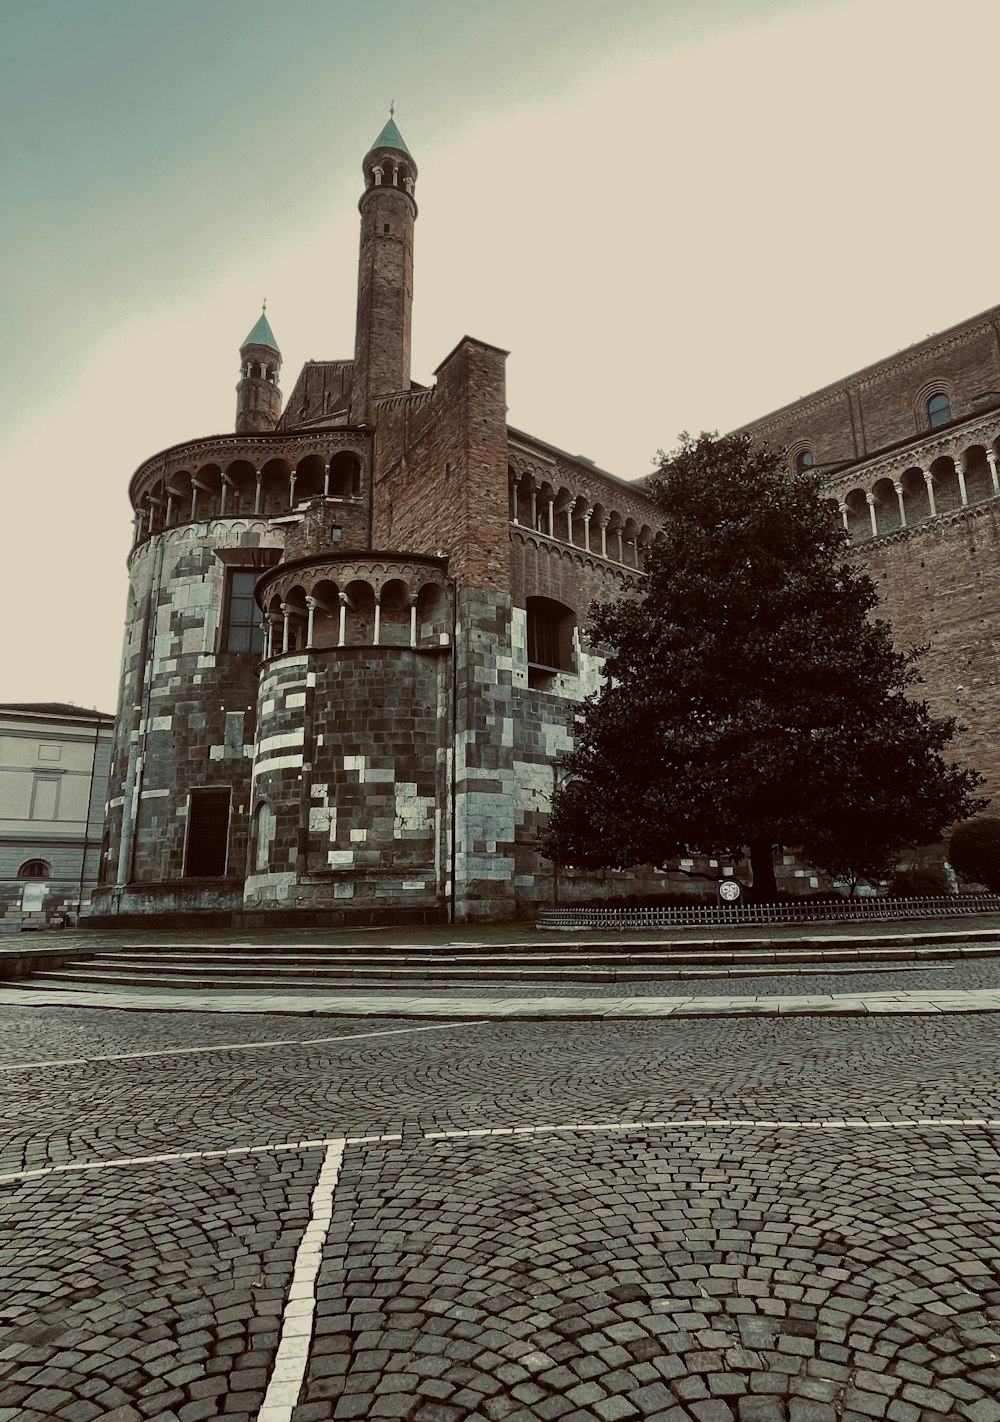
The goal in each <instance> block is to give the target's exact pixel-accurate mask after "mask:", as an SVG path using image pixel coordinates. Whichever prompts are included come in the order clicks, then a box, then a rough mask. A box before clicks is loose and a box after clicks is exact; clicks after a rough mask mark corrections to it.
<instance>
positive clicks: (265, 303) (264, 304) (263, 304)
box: [260, 296, 267, 311]
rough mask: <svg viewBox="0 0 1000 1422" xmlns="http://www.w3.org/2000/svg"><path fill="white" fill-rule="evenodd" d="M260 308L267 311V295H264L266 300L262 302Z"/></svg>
mask: <svg viewBox="0 0 1000 1422" xmlns="http://www.w3.org/2000/svg"><path fill="white" fill-rule="evenodd" d="M260 309H261V311H266V310H267V297H266V296H265V297H264V300H263V301H262V303H261V307H260Z"/></svg>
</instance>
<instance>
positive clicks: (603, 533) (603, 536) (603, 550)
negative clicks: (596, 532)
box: [598, 518, 608, 558]
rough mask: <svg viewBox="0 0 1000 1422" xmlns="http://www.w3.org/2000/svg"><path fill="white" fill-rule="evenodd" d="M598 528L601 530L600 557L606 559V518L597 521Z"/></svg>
mask: <svg viewBox="0 0 1000 1422" xmlns="http://www.w3.org/2000/svg"><path fill="white" fill-rule="evenodd" d="M598 528H600V530H601V557H602V558H606V557H607V556H608V521H607V519H606V518H602V519H601V520H600V521H599V523H598Z"/></svg>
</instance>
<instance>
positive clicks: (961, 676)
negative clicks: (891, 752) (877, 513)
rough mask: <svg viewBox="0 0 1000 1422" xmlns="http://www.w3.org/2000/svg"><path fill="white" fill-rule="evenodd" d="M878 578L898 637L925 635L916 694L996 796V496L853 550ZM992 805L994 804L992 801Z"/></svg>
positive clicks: (999, 639) (908, 641)
mask: <svg viewBox="0 0 1000 1422" xmlns="http://www.w3.org/2000/svg"><path fill="white" fill-rule="evenodd" d="M852 556H853V557H855V558H856V559H858V561H859V562H861V563H862V564H863V565H864V566H865V567H866V568H867V569H868V571H869V572H870V573H871V574H872V576H873V577H874V578H876V579H877V582H878V588H879V596H880V603H881V607H880V610H881V611H882V612H884V614H885V616H886V617H887V618H888V620H889V622H890V623H891V625H892V630H893V636H894V639H895V642H896V644H897V646H900V647H907V646H913V645H921V644H923V643H928V644H929V650H928V652H927V655H926V656H925V657H924V658H923V659H922V661H921V663H920V666H921V669H922V671H923V675H924V678H925V681H926V685H925V687H924V688H923V689H922V690H920V691H919V694H921V695H924V696H926V697H927V699H928V701H929V702H930V703H931V705H932V707H933V708H934V710H935V711H936V712H937V713H938V714H940V715H955V716H958V717H959V720H960V722H961V723H962V724H963V725H964V726H965V728H966V729H965V730H963V731H961V732H960V733H959V735H958V736H957V737H956V740H955V742H954V743H953V746H954V750H953V754H954V756H955V758H958V759H960V760H962V761H963V763H965V764H967V765H970V766H972V767H974V768H975V769H976V770H979V771H981V772H982V773H983V774H984V775H986V776H987V779H988V782H989V791H988V793H991V794H993V795H994V796H1000V736H998V727H1000V578H998V576H997V568H998V567H1000V505H998V501H997V500H993V501H992V502H989V503H983V504H979V505H977V506H976V507H975V508H974V509H967V510H965V511H964V512H961V513H954V514H951V515H948V516H947V517H945V518H940V519H937V520H934V521H932V522H931V523H928V524H926V525H924V526H922V527H917V528H912V529H908V530H906V531H905V532H904V533H900V534H890V535H888V536H887V537H885V538H879V539H874V540H872V541H871V542H870V543H867V544H862V545H860V546H859V547H858V548H857V549H855V550H854V552H853V554H852ZM991 813H994V814H995V813H997V803H996V802H994V806H993V808H992V810H991Z"/></svg>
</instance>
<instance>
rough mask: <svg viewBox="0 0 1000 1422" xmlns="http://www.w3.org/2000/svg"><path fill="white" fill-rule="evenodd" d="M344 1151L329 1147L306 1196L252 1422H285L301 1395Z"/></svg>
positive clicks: (337, 1146)
mask: <svg viewBox="0 0 1000 1422" xmlns="http://www.w3.org/2000/svg"><path fill="white" fill-rule="evenodd" d="M344 1145H345V1142H344V1141H343V1140H340V1141H331V1142H330V1144H329V1145H328V1146H327V1149H326V1155H325V1156H324V1157H323V1165H322V1168H321V1169H320V1172H319V1178H318V1179H317V1181H316V1185H315V1188H314V1189H313V1193H312V1201H311V1203H310V1210H309V1223H308V1224H307V1225H306V1228H305V1232H304V1234H303V1235H302V1240H301V1242H300V1244H299V1247H298V1250H297V1251H296V1254H295V1263H294V1265H293V1267H292V1283H291V1287H290V1289H289V1291H288V1299H287V1301H286V1303H285V1312H284V1314H283V1316H282V1319H281V1336H280V1338H279V1341H278V1351H277V1354H276V1355H275V1359H274V1368H273V1369H272V1372H271V1378H270V1381H269V1382H268V1385H267V1392H266V1393H265V1394H264V1401H263V1403H262V1404H261V1409H260V1411H259V1412H258V1414H257V1422H291V1417H292V1412H293V1411H294V1409H295V1404H296V1403H297V1402H298V1400H299V1393H300V1392H301V1391H302V1383H303V1381H304V1380H305V1375H306V1365H307V1364H308V1362H309V1350H310V1347H311V1346H312V1334H313V1324H314V1321H315V1316H316V1279H317V1276H318V1275H319V1266H320V1261H321V1260H322V1257H323V1245H324V1244H325V1242H326V1236H327V1232H328V1230H329V1228H330V1221H331V1219H332V1218H333V1192H334V1190H335V1189H336V1188H337V1177H338V1176H339V1174H340V1164H341V1161H342V1160H343V1158H344Z"/></svg>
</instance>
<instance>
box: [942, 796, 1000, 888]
mask: <svg viewBox="0 0 1000 1422" xmlns="http://www.w3.org/2000/svg"><path fill="white" fill-rule="evenodd" d="M948 861H949V863H950V864H951V867H952V868H953V869H954V871H955V873H956V874H958V875H959V876H960V877H961V878H963V879H972V880H973V881H974V882H975V883H977V884H985V885H986V887H987V889H989V891H990V893H991V894H1000V820H998V819H994V818H993V817H992V816H987V815H984V816H983V818H982V819H980V820H969V821H968V822H967V823H966V824H964V825H959V827H958V829H957V830H956V831H955V833H954V834H953V835H952V837H951V844H950V845H949V846H948Z"/></svg>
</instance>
